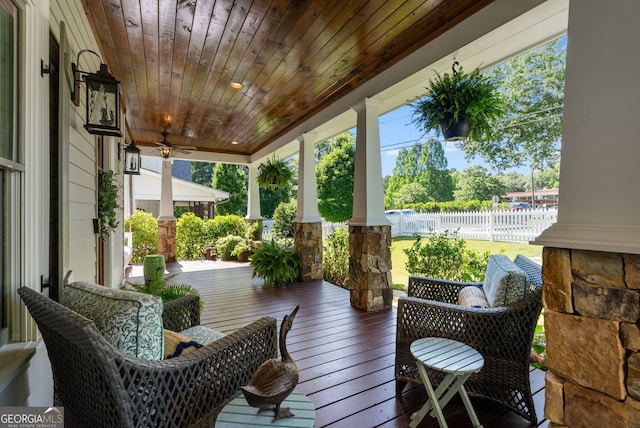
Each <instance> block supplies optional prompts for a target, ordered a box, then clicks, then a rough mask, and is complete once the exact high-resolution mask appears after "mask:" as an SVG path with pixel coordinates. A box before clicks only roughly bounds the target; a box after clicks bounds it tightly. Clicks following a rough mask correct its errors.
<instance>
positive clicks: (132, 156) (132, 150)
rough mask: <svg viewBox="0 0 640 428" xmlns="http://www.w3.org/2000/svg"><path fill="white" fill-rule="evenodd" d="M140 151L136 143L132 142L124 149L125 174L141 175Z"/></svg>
mask: <svg viewBox="0 0 640 428" xmlns="http://www.w3.org/2000/svg"><path fill="white" fill-rule="evenodd" d="M140 162H141V158H140V149H139V148H138V146H136V142H135V141H132V142H131V144H129V145H128V146H127V147H125V148H124V173H125V174H134V175H140Z"/></svg>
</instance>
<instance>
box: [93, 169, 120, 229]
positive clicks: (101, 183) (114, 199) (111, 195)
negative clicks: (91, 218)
mask: <svg viewBox="0 0 640 428" xmlns="http://www.w3.org/2000/svg"><path fill="white" fill-rule="evenodd" d="M117 208H118V187H117V186H116V184H115V179H114V178H113V171H102V170H100V171H98V230H97V233H99V234H100V236H101V237H102V238H103V239H104V238H106V237H107V236H109V233H110V232H112V231H113V230H115V228H116V227H118V220H116V209H117Z"/></svg>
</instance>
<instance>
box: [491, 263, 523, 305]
mask: <svg viewBox="0 0 640 428" xmlns="http://www.w3.org/2000/svg"><path fill="white" fill-rule="evenodd" d="M482 289H483V290H484V294H485V295H486V296H487V301H488V302H489V306H491V307H492V308H495V307H498V306H507V305H510V304H511V303H515V302H517V301H518V300H520V299H522V298H523V297H524V295H525V293H527V292H528V290H529V277H528V276H527V274H526V273H525V272H524V271H523V270H522V269H520V268H519V267H518V266H517V265H516V264H515V263H513V262H512V261H511V260H509V258H508V257H507V256H505V255H504V254H494V255H492V256H491V257H489V263H488V265H487V272H486V273H485V277H484V283H483V285H482Z"/></svg>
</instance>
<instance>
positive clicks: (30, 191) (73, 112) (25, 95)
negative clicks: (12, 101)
mask: <svg viewBox="0 0 640 428" xmlns="http://www.w3.org/2000/svg"><path fill="white" fill-rule="evenodd" d="M18 6H19V7H20V8H21V10H22V14H23V16H24V21H23V22H22V29H21V35H22V45H21V49H20V52H19V57H20V58H21V64H20V67H21V70H20V71H21V78H22V83H23V85H22V89H21V92H20V101H21V105H20V111H19V115H20V125H19V134H20V135H21V145H22V149H23V156H22V159H23V161H24V162H23V163H24V172H22V173H21V176H20V177H16V178H15V179H14V180H13V181H14V182H15V183H11V185H12V186H13V187H12V195H11V198H12V204H13V205H14V206H13V207H12V210H13V211H12V213H11V221H12V223H11V224H12V226H13V225H15V228H13V227H12V230H11V233H12V235H11V236H10V238H12V242H11V243H10V245H11V249H12V251H8V253H9V254H11V255H12V258H11V260H9V262H8V263H7V267H8V269H10V272H9V273H8V274H9V278H10V281H9V285H10V290H9V295H10V299H9V301H10V307H9V319H10V325H11V331H10V340H11V341H25V340H34V339H36V338H37V331H36V329H35V326H34V325H33V323H32V322H31V321H30V320H29V317H28V316H27V313H26V311H25V310H24V309H23V307H22V306H21V304H20V301H19V298H18V295H17V292H16V290H17V288H18V287H19V286H21V285H27V286H29V287H32V288H36V289H39V287H40V281H41V276H44V278H47V277H48V263H49V245H48V237H49V219H48V213H49V149H48V147H49V79H50V78H52V77H51V75H44V76H41V74H40V61H41V60H44V62H45V63H48V62H49V33H50V32H51V34H53V37H54V38H55V39H56V40H57V41H58V42H59V43H60V42H61V40H60V37H61V22H64V26H65V28H66V36H67V38H68V44H69V48H70V56H69V59H68V61H64V62H61V64H60V72H61V73H66V74H68V76H69V78H70V76H71V69H70V67H71V62H76V55H77V53H78V52H79V51H80V50H82V49H91V50H94V51H96V52H99V50H98V47H97V44H96V42H95V39H94V37H93V35H92V33H91V29H90V27H89V24H88V22H87V19H86V16H85V13H84V10H83V8H82V4H81V2H80V0H55V1H51V2H47V1H32V0H18ZM60 48H61V50H62V49H63V48H64V46H60ZM80 68H81V69H83V70H88V71H95V70H97V69H98V68H99V61H98V59H97V58H96V57H95V56H93V55H90V54H89V55H83V56H82V58H81V66H80ZM63 81H64V82H66V77H65V78H64V79H63ZM65 85H67V84H66V83H65ZM69 90H70V88H69V87H65V88H60V97H61V99H62V100H63V103H62V110H64V109H67V111H60V117H61V118H63V119H65V118H66V119H65V120H66V124H65V123H62V124H60V127H61V128H62V134H63V135H66V136H67V137H66V138H65V139H64V140H62V141H60V144H61V147H62V148H61V150H62V151H63V152H64V153H65V155H64V156H66V157H68V164H67V165H66V167H65V168H68V169H67V170H65V171H60V175H61V177H63V181H64V182H65V184H64V186H65V189H64V190H63V195H64V199H63V203H64V205H65V207H64V210H65V212H64V213H63V215H62V216H61V220H60V221H61V224H60V228H61V229H60V230H61V239H63V241H64V246H63V248H62V249H61V251H62V258H63V262H62V265H63V269H64V271H63V272H61V275H64V273H65V272H66V271H67V270H72V271H73V276H72V278H73V279H77V280H87V281H95V280H96V276H97V275H96V274H97V256H96V236H95V234H94V233H93V219H94V218H95V217H96V184H97V178H96V165H97V164H96V159H97V149H96V138H95V137H94V136H92V135H90V134H88V133H87V132H86V131H85V129H84V127H83V125H84V115H85V105H84V100H85V95H84V93H85V92H84V91H85V90H86V88H85V85H84V84H82V85H81V89H80V91H81V96H80V100H81V103H80V106H78V107H76V106H75V105H74V104H73V103H72V101H71V99H70V97H69V95H68V93H69ZM118 140H119V139H116V138H105V144H104V145H105V147H106V149H107V153H106V154H105V164H106V165H105V166H106V167H107V168H109V167H114V169H116V173H117V174H116V177H117V179H118V180H120V183H119V187H120V188H122V174H121V172H122V171H121V168H122V167H121V166H120V165H119V163H118V162H117V143H118ZM16 174H20V173H16ZM20 183H22V185H21V186H20ZM13 192H16V194H14V193H13ZM18 216H19V217H18ZM16 217H17V218H16ZM120 218H122V211H120ZM120 235H122V228H121V227H120V228H119V230H118V231H116V232H115V234H114V236H112V237H111V238H110V239H108V240H107V243H106V245H105V254H106V255H105V260H106V261H107V263H106V264H105V271H106V272H108V273H109V274H108V275H106V276H105V285H110V286H115V285H116V284H118V283H119V282H120V280H121V279H122V263H121V262H119V261H121V260H122V259H123V246H122V236H120ZM114 267H115V269H114V270H115V272H114V273H113V274H112V272H111V271H109V269H113V268H114Z"/></svg>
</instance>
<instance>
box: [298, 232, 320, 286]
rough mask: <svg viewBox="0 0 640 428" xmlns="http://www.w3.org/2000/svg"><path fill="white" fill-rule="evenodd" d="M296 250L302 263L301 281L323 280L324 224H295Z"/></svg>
mask: <svg viewBox="0 0 640 428" xmlns="http://www.w3.org/2000/svg"><path fill="white" fill-rule="evenodd" d="M293 231H294V234H295V242H294V250H295V252H296V254H297V255H298V257H299V258H300V262H301V263H302V267H301V271H300V279H301V280H302V281H314V280H317V279H322V223H320V222H312V223H301V222H294V223H293Z"/></svg>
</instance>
